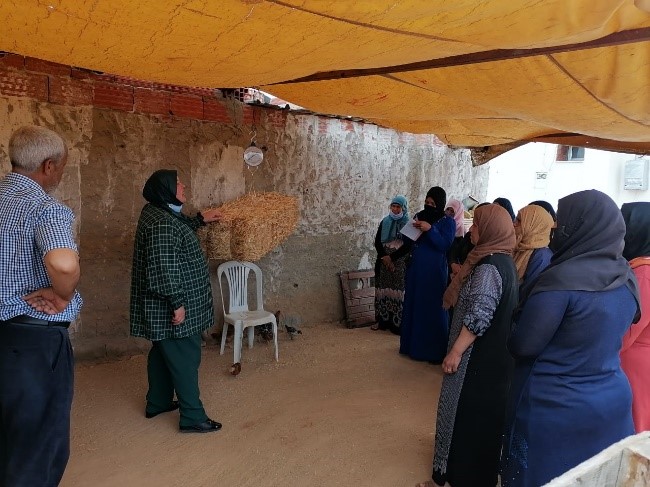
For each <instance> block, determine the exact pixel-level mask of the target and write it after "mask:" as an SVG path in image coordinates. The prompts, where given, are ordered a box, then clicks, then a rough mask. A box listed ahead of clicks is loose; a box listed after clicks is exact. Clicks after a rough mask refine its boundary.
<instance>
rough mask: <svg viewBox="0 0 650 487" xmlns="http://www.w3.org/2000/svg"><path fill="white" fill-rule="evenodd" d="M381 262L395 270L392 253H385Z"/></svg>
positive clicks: (390, 269) (389, 268)
mask: <svg viewBox="0 0 650 487" xmlns="http://www.w3.org/2000/svg"><path fill="white" fill-rule="evenodd" d="M381 262H382V264H384V265H385V266H386V268H387V269H388V270H389V271H391V272H393V271H394V270H395V264H393V259H391V258H390V255H384V256H383V257H382V258H381Z"/></svg>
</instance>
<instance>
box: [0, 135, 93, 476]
mask: <svg viewBox="0 0 650 487" xmlns="http://www.w3.org/2000/svg"><path fill="white" fill-rule="evenodd" d="M67 159H68V149H67V147H66V145H65V143H64V141H63V139H62V138H61V137H60V136H59V135H58V134H56V133H55V132H53V131H51V130H48V129H46V128H43V127H34V126H31V127H22V128H20V129H18V130H16V131H15V132H14V133H13V135H12V136H11V139H10V140H9V160H10V162H11V168H12V171H11V172H10V173H9V174H7V175H6V176H5V177H4V178H3V179H2V180H0V411H1V412H2V414H0V485H11V486H14V487H16V486H48V487H49V486H56V485H58V484H59V482H60V480H61V477H62V476H63V472H64V470H65V467H66V464H67V462H68V457H69V455H70V407H71V404H72V393H73V374H74V369H73V365H74V364H73V356H72V347H71V345H70V339H69V336H68V326H69V325H70V322H71V321H72V320H74V319H75V318H76V316H77V314H78V313H79V309H80V308H81V304H82V302H81V297H80V296H79V294H78V293H77V291H76V286H77V282H78V281H79V256H78V254H77V246H76V244H75V241H74V237H73V232H72V225H73V222H74V215H73V213H72V211H71V210H70V209H69V208H68V207H66V206H65V205H63V204H61V203H59V202H58V201H57V200H56V199H54V198H53V197H52V196H51V195H50V193H51V192H52V191H54V190H55V189H56V187H57V186H58V185H59V183H60V182H61V178H62V176H63V170H64V168H65V165H66V162H67Z"/></svg>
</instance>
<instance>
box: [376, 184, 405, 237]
mask: <svg viewBox="0 0 650 487" xmlns="http://www.w3.org/2000/svg"><path fill="white" fill-rule="evenodd" d="M390 204H391V205H392V204H397V205H400V206H401V207H402V218H399V219H397V220H396V219H395V218H393V217H392V216H391V215H392V214H393V213H392V212H390V213H389V214H388V215H386V216H385V217H384V219H383V220H382V221H381V243H387V242H390V241H391V240H395V239H396V238H397V234H398V233H399V231H400V230H401V229H402V227H404V225H406V223H407V222H408V221H409V211H408V210H409V208H408V202H407V201H406V197H404V196H402V195H401V194H398V195H397V196H395V197H394V198H393V199H392V200H391V202H390Z"/></svg>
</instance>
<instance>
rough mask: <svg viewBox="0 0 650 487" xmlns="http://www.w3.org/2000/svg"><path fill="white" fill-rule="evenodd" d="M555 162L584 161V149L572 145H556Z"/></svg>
mask: <svg viewBox="0 0 650 487" xmlns="http://www.w3.org/2000/svg"><path fill="white" fill-rule="evenodd" d="M555 160H556V161H558V162H582V161H584V160H585V148H584V147H576V146H573V145H558V146H557V156H556V157H555Z"/></svg>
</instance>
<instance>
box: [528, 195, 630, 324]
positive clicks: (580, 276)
mask: <svg viewBox="0 0 650 487" xmlns="http://www.w3.org/2000/svg"><path fill="white" fill-rule="evenodd" d="M557 217H558V219H557V230H556V231H555V235H554V236H553V240H552V241H551V245H550V248H551V250H553V252H554V253H553V257H552V258H551V263H550V265H549V266H548V267H547V268H546V269H545V270H544V271H542V273H541V274H540V275H539V277H538V278H537V280H536V281H535V282H534V284H533V285H532V286H531V288H532V289H531V290H530V292H529V294H530V295H532V294H536V293H538V292H542V291H560V290H566V291H569V290H571V291H607V290H609V289H616V288H617V287H619V286H622V285H626V286H627V287H628V288H629V289H630V291H631V292H632V294H634V297H635V299H636V302H637V307H638V306H639V291H638V286H637V282H636V278H635V277H634V273H633V272H632V269H631V268H630V266H629V264H628V263H627V261H626V260H625V259H624V258H623V238H624V237H625V222H624V221H623V216H622V215H621V212H620V211H619V209H618V207H617V206H616V203H614V201H613V200H612V199H611V198H610V197H609V196H607V195H606V194H605V193H601V192H600V191H596V190H595V189H590V190H587V191H580V192H578V193H573V194H570V195H569V196H565V197H564V198H562V199H561V200H560V201H559V203H558V211H557ZM638 316H639V312H638V309H637V317H635V320H637V319H638Z"/></svg>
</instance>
